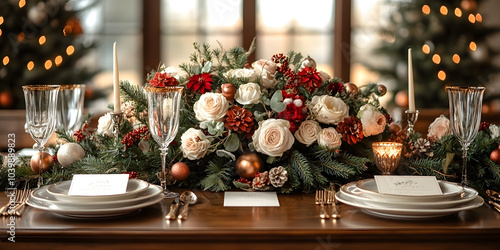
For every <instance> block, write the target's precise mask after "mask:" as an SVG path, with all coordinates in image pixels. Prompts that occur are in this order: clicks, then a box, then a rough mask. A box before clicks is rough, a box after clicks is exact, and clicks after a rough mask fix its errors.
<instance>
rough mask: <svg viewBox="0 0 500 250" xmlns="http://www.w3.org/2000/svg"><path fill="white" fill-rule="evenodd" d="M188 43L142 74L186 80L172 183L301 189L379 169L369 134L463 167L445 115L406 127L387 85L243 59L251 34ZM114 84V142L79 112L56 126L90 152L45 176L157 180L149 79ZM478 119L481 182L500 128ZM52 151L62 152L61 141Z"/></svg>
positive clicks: (411, 164) (419, 161)
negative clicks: (176, 56) (243, 40)
mask: <svg viewBox="0 0 500 250" xmlns="http://www.w3.org/2000/svg"><path fill="white" fill-rule="evenodd" d="M194 48H195V52H194V53H193V54H192V55H191V57H190V62H189V63H184V64H181V65H179V67H165V66H162V67H160V68H159V69H158V70H156V71H153V72H151V74H149V75H148V79H147V83H146V85H147V86H154V87H164V86H183V87H184V88H185V89H184V90H185V91H184V93H185V95H184V98H183V101H182V107H181V111H180V112H181V117H180V128H179V132H178V134H177V137H176V139H175V140H174V141H173V142H172V144H171V146H170V147H169V152H168V156H167V159H168V162H169V164H170V165H172V164H174V163H175V164H174V168H172V172H171V173H170V174H169V181H170V182H176V184H177V185H181V186H190V187H199V188H202V189H204V190H210V191H223V190H228V189H231V188H233V187H237V188H242V189H245V190H269V189H274V190H278V191H280V192H284V193H288V192H294V191H305V192H307V191H312V190H314V189H318V188H321V187H326V186H328V185H329V183H330V182H334V183H338V184H341V183H346V182H349V181H353V180H358V179H362V178H369V177H372V176H373V174H378V173H379V172H378V170H377V168H376V167H375V165H374V163H373V153H372V148H371V144H372V143H373V142H376V141H389V140H391V141H398V142H403V143H404V146H405V147H404V151H403V153H404V154H403V155H404V157H403V159H402V160H401V163H400V167H399V168H398V170H397V173H399V174H420V175H434V176H436V177H437V178H438V179H445V180H451V181H456V180H457V179H458V177H459V174H458V173H460V166H461V165H460V159H459V157H458V156H456V155H455V152H457V151H459V150H460V147H459V144H458V142H457V140H456V139H455V138H454V137H453V136H452V135H450V132H449V121H448V120H447V118H446V117H444V116H442V117H438V118H437V119H436V121H435V122H434V123H433V124H432V125H431V127H430V128H429V134H428V135H427V137H426V138H419V137H420V135H418V134H413V135H410V136H408V135H407V134H406V130H402V129H401V128H400V127H399V125H397V124H396V123H393V122H392V119H391V117H390V116H389V114H388V113H387V111H386V110H385V109H384V108H383V107H381V106H380V103H379V100H378V98H379V97H380V96H383V95H384V94H385V93H386V91H387V90H386V88H385V87H384V86H383V85H377V84H369V85H366V86H361V87H359V88H358V87H357V86H356V85H355V84H353V83H343V82H341V81H340V79H336V78H332V77H331V76H330V75H328V74H327V73H325V72H323V71H321V70H320V69H317V68H316V63H315V61H314V60H313V59H312V58H310V57H303V56H302V55H301V54H300V53H296V52H293V51H292V52H289V53H288V54H287V55H284V54H276V55H274V56H272V57H271V58H268V59H260V60H257V61H255V62H247V59H248V56H249V54H250V53H252V51H253V45H252V47H251V48H250V49H249V51H245V50H244V49H243V48H240V47H235V48H232V49H229V50H224V48H223V47H222V45H220V44H219V47H218V48H216V49H211V48H210V46H209V45H208V44H203V45H201V46H200V45H197V44H195V45H194ZM120 90H121V97H122V98H123V100H124V103H123V104H122V106H121V110H122V111H123V112H124V114H125V118H126V119H125V121H124V122H123V123H122V125H121V127H120V134H121V138H120V143H118V144H116V142H115V140H114V139H113V138H112V126H111V120H110V119H111V118H110V115H109V114H107V115H105V116H103V117H101V118H100V119H99V125H98V128H97V131H95V132H94V131H91V130H89V129H88V127H87V125H86V123H85V124H84V126H83V128H82V129H80V130H79V131H77V132H76V133H75V135H74V136H68V135H67V134H66V133H65V132H64V131H59V132H58V135H59V137H60V139H61V140H64V141H66V142H68V144H72V145H73V146H74V147H80V148H81V149H83V151H84V152H85V153H84V155H83V156H82V157H78V158H76V159H70V160H68V159H56V162H57V160H59V162H65V163H67V164H65V167H64V168H62V166H61V165H60V164H58V163H56V164H55V165H54V167H52V170H50V171H47V172H45V173H44V180H45V181H46V183H50V182H56V181H60V180H64V179H69V178H71V176H72V174H74V173H124V172H126V173H129V174H130V175H131V177H134V178H141V179H145V180H147V181H149V182H153V183H158V182H159V178H158V176H159V172H160V167H159V166H160V163H161V160H160V156H159V155H160V153H159V151H158V149H157V148H158V147H157V145H154V144H155V142H154V140H151V139H150V133H149V129H148V127H149V124H148V121H147V97H146V95H145V92H144V89H143V88H142V87H140V86H138V85H134V84H131V83H129V82H128V81H122V82H121V84H120ZM110 108H112V107H110ZM166 108H168V107H166ZM481 128H482V129H481V131H480V132H479V135H478V136H477V138H476V140H475V141H474V143H473V145H472V146H471V150H470V157H471V159H470V162H471V163H470V168H471V170H470V171H469V173H470V177H469V180H470V181H471V183H472V185H473V186H476V187H477V188H479V189H486V188H499V187H500V166H499V165H498V163H500V162H499V161H500V152H497V157H496V158H493V157H491V158H490V157H488V155H490V153H492V152H495V150H498V149H496V148H497V147H498V137H499V134H500V131H499V129H498V127H497V126H495V125H489V124H486V123H483V124H482V127H481ZM66 145H67V144H65V145H63V146H61V147H64V146H66ZM53 150H54V151H55V152H57V151H61V150H60V148H59V146H57V145H55V146H53ZM499 151H500V150H499ZM492 155H493V154H492ZM57 156H58V157H57V158H60V156H59V155H58V154H57ZM62 157H64V158H67V157H68V156H66V155H62ZM61 160H63V161H61ZM27 165H28V166H29V164H28V162H26V161H24V162H21V163H19V167H20V169H25V170H24V171H17V172H16V174H17V175H18V177H22V178H30V176H31V175H33V172H31V171H30V169H29V167H26V166H27ZM249 166H251V167H249ZM23 167H24V168H23ZM0 173H2V174H5V173H6V171H2V172H0ZM2 185H5V184H4V183H3V184H2Z"/></svg>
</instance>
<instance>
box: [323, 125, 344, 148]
mask: <svg viewBox="0 0 500 250" xmlns="http://www.w3.org/2000/svg"><path fill="white" fill-rule="evenodd" d="M318 144H319V145H320V146H323V147H327V148H329V149H334V150H337V149H339V148H340V146H341V145H342V134H340V133H339V132H337V130H336V129H335V128H332V127H330V128H325V129H323V130H321V132H319V136H318Z"/></svg>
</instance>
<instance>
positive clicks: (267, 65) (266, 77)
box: [252, 59, 277, 89]
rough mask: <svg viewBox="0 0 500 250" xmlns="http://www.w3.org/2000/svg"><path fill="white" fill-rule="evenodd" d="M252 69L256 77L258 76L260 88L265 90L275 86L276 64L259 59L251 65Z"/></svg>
mask: <svg viewBox="0 0 500 250" xmlns="http://www.w3.org/2000/svg"><path fill="white" fill-rule="evenodd" d="M252 67H253V69H254V71H255V74H256V75H257V76H260V82H261V83H262V87H264V88H266V89H271V88H274V86H276V83H277V81H276V68H277V66H276V63H274V62H272V61H269V60H265V59H260V60H258V61H255V62H254V63H252Z"/></svg>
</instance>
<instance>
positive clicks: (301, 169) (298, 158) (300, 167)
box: [290, 150, 315, 191]
mask: <svg viewBox="0 0 500 250" xmlns="http://www.w3.org/2000/svg"><path fill="white" fill-rule="evenodd" d="M290 167H291V169H292V171H293V172H294V173H297V176H298V177H299V178H300V180H301V181H302V186H303V188H304V190H305V191H309V190H311V189H312V188H314V186H315V181H314V177H313V173H312V170H311V166H310V165H309V161H308V160H307V158H306V157H305V156H304V155H303V154H302V153H300V152H299V151H297V150H293V151H292V152H291V154H290Z"/></svg>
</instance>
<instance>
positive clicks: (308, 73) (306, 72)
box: [297, 66, 322, 93]
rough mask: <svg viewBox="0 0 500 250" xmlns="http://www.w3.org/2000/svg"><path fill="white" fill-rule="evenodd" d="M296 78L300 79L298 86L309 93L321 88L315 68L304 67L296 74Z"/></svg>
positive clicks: (319, 77) (319, 78)
mask: <svg viewBox="0 0 500 250" xmlns="http://www.w3.org/2000/svg"><path fill="white" fill-rule="evenodd" d="M297 76H299V77H300V80H299V84H300V85H302V86H304V87H305V88H306V89H307V91H309V92H311V93H313V92H314V91H315V90H316V89H317V88H319V87H320V86H321V81H322V80H321V76H320V75H319V72H318V71H317V70H316V69H315V68H311V67H307V66H306V67H304V68H303V69H302V70H300V71H299V73H297Z"/></svg>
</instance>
